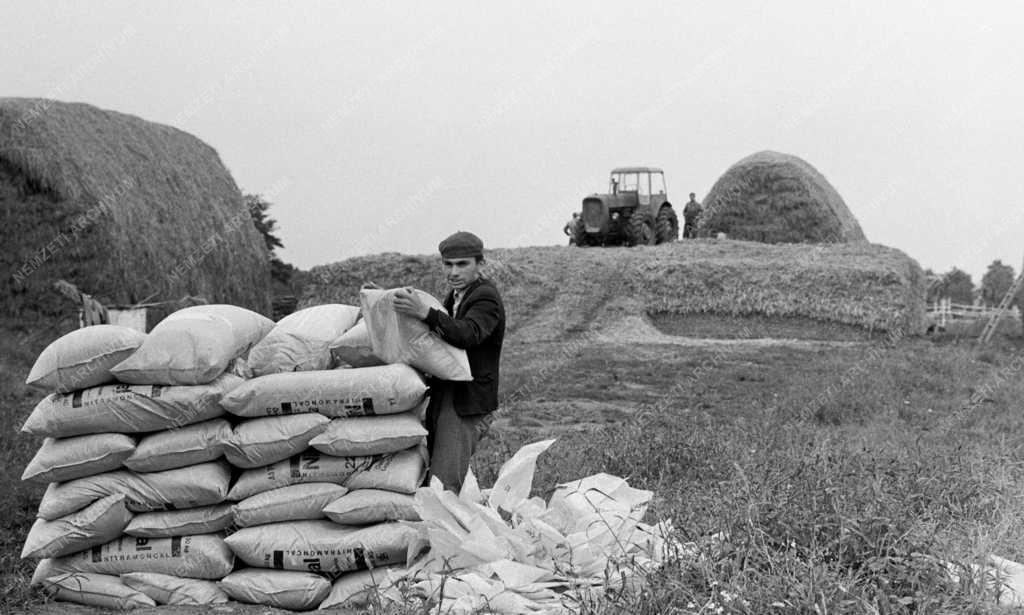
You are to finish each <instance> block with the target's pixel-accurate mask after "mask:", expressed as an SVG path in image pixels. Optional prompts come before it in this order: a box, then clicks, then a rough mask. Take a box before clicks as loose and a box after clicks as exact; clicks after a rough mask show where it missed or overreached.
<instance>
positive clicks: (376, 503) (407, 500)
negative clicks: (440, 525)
mask: <svg viewBox="0 0 1024 615" xmlns="http://www.w3.org/2000/svg"><path fill="white" fill-rule="evenodd" d="M324 514H325V515H327V518H328V519H330V520H331V521H334V522H335V523H340V524H342V525H370V524H372V523H383V522H385V521H419V520H420V516H419V514H418V513H417V512H416V499H415V497H414V496H412V495H410V494H408V493H395V492H394V491H384V490H383V489H355V490H353V491H350V492H348V493H347V494H345V495H343V496H341V497H340V498H338V499H337V500H334V501H333V502H331V503H330V504H328V505H327V506H326V507H325V508H324Z"/></svg>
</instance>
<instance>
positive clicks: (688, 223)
mask: <svg viewBox="0 0 1024 615" xmlns="http://www.w3.org/2000/svg"><path fill="white" fill-rule="evenodd" d="M702 211H704V208H703V207H701V206H700V203H698V202H697V194H696V193H693V192H691V193H690V202H688V203H687V204H686V206H685V207H683V237H684V238H688V239H692V238H694V237H696V236H697V220H699V219H700V214H701V212H702Z"/></svg>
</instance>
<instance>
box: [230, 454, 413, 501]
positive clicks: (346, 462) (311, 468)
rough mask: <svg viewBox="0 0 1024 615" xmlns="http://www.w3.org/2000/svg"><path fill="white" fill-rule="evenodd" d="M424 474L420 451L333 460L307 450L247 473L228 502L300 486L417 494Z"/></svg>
mask: <svg viewBox="0 0 1024 615" xmlns="http://www.w3.org/2000/svg"><path fill="white" fill-rule="evenodd" d="M423 473H424V459H423V456H422V454H421V452H420V451H419V449H418V448H417V449H409V450H406V451H401V452H399V453H393V454H391V455H373V456H370V457H333V456H331V455H324V454H322V453H319V452H317V451H315V450H308V451H305V452H303V453H300V454H298V455H294V456H292V457H290V458H288V459H286V460H284V461H279V462H277V463H275V464H271V465H269V466H265V467H262V468H254V469H252V470H246V471H245V472H243V473H242V475H241V476H239V477H238V480H237V481H236V482H235V484H234V486H233V487H231V491H230V492H229V493H228V499H230V500H244V499H245V498H248V497H251V496H253V495H256V494H257V493H263V492H264V491H270V490H271V489H278V488H280V487H287V486H289V485H297V484H301V483H334V484H337V485H344V486H345V487H348V488H349V489H386V490H389V491H397V492H400V493H414V492H415V491H416V488H417V487H419V486H420V484H421V483H422V481H423Z"/></svg>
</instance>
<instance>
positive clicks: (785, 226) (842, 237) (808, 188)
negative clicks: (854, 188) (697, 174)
mask: <svg viewBox="0 0 1024 615" xmlns="http://www.w3.org/2000/svg"><path fill="white" fill-rule="evenodd" d="M718 233H725V234H726V235H727V236H728V237H730V238H732V239H746V240H750V241H761V242H765V243H842V242H850V241H864V240H865V239H864V233H863V232H862V231H861V228H860V225H859V224H858V223H857V219H856V218H854V217H853V214H852V213H850V210H849V209H848V208H847V206H846V203H844V202H843V198H842V197H841V196H839V193H838V192H836V189H835V188H833V187H832V185H831V184H830V183H829V182H828V180H827V179H825V176H823V175H822V174H821V173H819V172H818V171H817V170H816V169H815V168H814V167H812V166H811V165H810V164H808V163H807V162H805V161H804V160H801V159H800V158H797V157H796V156H791V155H789V154H780V153H779V152H771V151H764V152H758V153H756V154H752V155H750V156H747V157H746V158H744V159H743V160H740V161H739V162H737V163H736V164H734V165H733V166H731V167H729V170H728V171H726V172H725V174H724V175H722V176H721V177H720V178H719V179H718V181H717V182H715V185H714V186H712V188H711V192H709V193H708V195H707V197H705V198H704V213H703V215H702V216H701V219H700V222H699V225H698V234H699V236H701V237H715V236H717V235H718Z"/></svg>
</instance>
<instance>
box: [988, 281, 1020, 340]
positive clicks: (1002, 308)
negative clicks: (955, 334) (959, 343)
mask: <svg viewBox="0 0 1024 615" xmlns="http://www.w3.org/2000/svg"><path fill="white" fill-rule="evenodd" d="M1022 285H1024V268H1022V269H1021V272H1020V275H1018V276H1017V279H1016V280H1014V281H1013V284H1010V288H1009V289H1007V291H1006V294H1005V295H1003V300H1002V301H1000V302H999V307H997V308H996V313H995V314H993V315H992V318H989V319H988V322H987V323H985V328H984V329H983V330H982V332H981V335H980V336H978V343H979V344H987V343H988V341H989V340H990V339H992V335H993V334H994V333H995V332H996V328H997V327H998V326H999V321H1000V320H1002V319H1003V314H1004V313H1005V312H1006V310H1007V309H1008V308H1009V307H1010V304H1011V303H1013V298H1014V297H1016V296H1017V291H1019V290H1020V287H1021V286H1022Z"/></svg>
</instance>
